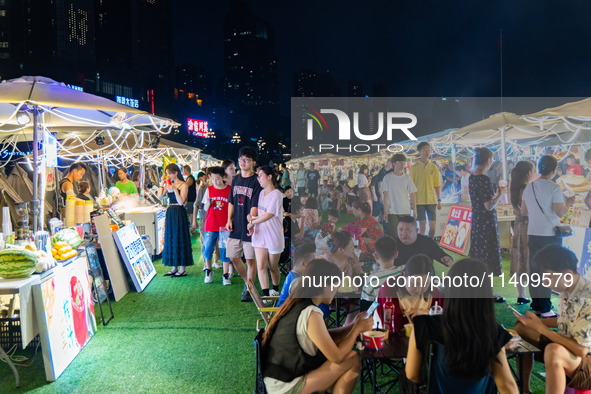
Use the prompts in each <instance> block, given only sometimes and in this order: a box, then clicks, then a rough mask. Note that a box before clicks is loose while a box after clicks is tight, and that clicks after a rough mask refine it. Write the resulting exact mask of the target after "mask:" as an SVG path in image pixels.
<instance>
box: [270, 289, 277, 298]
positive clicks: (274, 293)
mask: <svg viewBox="0 0 591 394" xmlns="http://www.w3.org/2000/svg"><path fill="white" fill-rule="evenodd" d="M269 295H270V296H271V297H277V296H278V295H279V292H278V291H276V290H274V289H271V290H269Z"/></svg>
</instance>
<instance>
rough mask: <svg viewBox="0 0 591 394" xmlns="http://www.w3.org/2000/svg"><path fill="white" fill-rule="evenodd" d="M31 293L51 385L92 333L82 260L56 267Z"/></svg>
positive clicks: (93, 325)
mask: <svg viewBox="0 0 591 394" xmlns="http://www.w3.org/2000/svg"><path fill="white" fill-rule="evenodd" d="M33 291H34V292H33V296H34V297H35V304H36V305H37V307H36V308H35V309H36V313H37V320H38V322H39V336H40V339H41V346H42V349H43V362H44V365H45V375H46V378H47V380H48V381H54V380H56V379H57V378H58V377H59V376H60V375H61V374H62V372H63V371H64V370H65V369H66V367H67V366H68V365H69V364H70V363H71V362H72V360H73V359H74V358H75V357H76V356H77V355H78V353H80V351H81V350H82V348H83V347H84V346H85V345H86V344H87V343H88V341H89V340H90V338H92V336H93V335H94V334H95V333H96V320H95V318H94V304H93V302H92V294H91V287H90V280H89V277H88V269H87V264H86V259H85V258H78V259H75V260H73V261H72V262H71V263H70V264H68V265H66V266H61V267H59V268H58V269H56V270H55V273H54V276H53V277H51V278H50V279H48V280H46V281H44V282H42V283H41V284H38V285H35V287H34V288H33ZM41 305H42V307H39V306H41Z"/></svg>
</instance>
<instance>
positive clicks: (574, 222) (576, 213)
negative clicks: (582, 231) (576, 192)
mask: <svg viewBox="0 0 591 394" xmlns="http://www.w3.org/2000/svg"><path fill="white" fill-rule="evenodd" d="M589 222H591V210H589V208H587V206H586V205H585V204H575V205H574V206H573V212H572V216H571V217H570V225H571V226H577V227H589Z"/></svg>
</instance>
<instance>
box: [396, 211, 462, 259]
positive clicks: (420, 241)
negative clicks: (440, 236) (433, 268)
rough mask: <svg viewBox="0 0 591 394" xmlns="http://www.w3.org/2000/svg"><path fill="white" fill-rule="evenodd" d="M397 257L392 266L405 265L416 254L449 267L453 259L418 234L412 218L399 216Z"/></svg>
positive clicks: (431, 241)
mask: <svg viewBox="0 0 591 394" xmlns="http://www.w3.org/2000/svg"><path fill="white" fill-rule="evenodd" d="M397 230H398V237H397V238H396V241H397V242H398V257H396V259H395V260H394V265H396V266H401V265H406V262H407V261H408V260H409V259H410V258H411V257H413V256H416V255H417V254H425V255H427V256H429V257H431V258H432V259H433V260H437V261H439V262H440V263H441V264H443V265H445V266H448V267H451V266H452V264H453V259H452V258H451V256H449V255H448V254H447V253H445V252H444V251H443V249H441V248H440V247H439V245H437V243H436V242H435V241H434V240H433V239H431V238H429V237H427V236H424V235H422V234H419V230H418V228H417V221H416V219H415V218H413V217H412V216H401V217H400V218H399V219H398V229H397Z"/></svg>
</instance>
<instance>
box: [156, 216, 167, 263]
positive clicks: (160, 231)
mask: <svg viewBox="0 0 591 394" xmlns="http://www.w3.org/2000/svg"><path fill="white" fill-rule="evenodd" d="M165 225H166V210H164V209H161V210H159V211H156V254H157V255H160V254H162V251H164V226H165Z"/></svg>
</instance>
